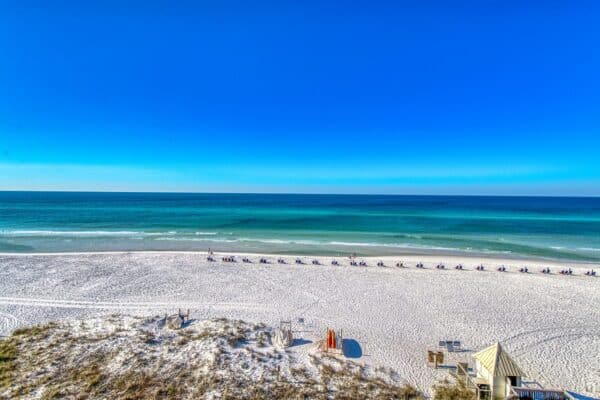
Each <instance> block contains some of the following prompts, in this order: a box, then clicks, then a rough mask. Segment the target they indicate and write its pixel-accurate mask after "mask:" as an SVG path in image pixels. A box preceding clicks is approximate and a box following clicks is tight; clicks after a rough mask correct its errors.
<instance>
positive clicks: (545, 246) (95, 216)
mask: <svg viewBox="0 0 600 400" xmlns="http://www.w3.org/2000/svg"><path fill="white" fill-rule="evenodd" d="M208 248H212V249H215V250H217V251H218V250H222V251H240V252H243V251H248V252H268V253H289V254H308V253H314V254H332V255H345V254H351V253H357V254H360V255H384V254H406V253H419V254H426V253H452V254H456V253H460V254H462V253H468V254H486V255H498V256H534V257H544V258H553V259H570V260H588V261H596V260H600V198H549V197H470V196H359V195H356V196H355V195H270V194H164V193H64V192H63V193H60V192H52V193H50V192H0V252H5V253H6V252H63V251H113V250H127V251H129V250H131V251H133V250H206V249H208Z"/></svg>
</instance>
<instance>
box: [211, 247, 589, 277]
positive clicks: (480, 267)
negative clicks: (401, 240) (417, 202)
mask: <svg viewBox="0 0 600 400" xmlns="http://www.w3.org/2000/svg"><path fill="white" fill-rule="evenodd" d="M207 260H208V261H210V262H215V261H216V259H215V257H214V256H213V254H212V252H211V253H209V255H208V257H207ZM221 260H222V261H223V262H231V263H235V262H236V259H235V257H234V256H224V257H222V258H221ZM242 262H243V263H252V261H251V260H250V259H249V258H248V257H244V258H242ZM259 263H260V264H269V260H268V259H267V258H265V257H261V258H260V259H259ZM277 263H278V264H287V261H286V260H285V259H284V258H282V257H279V258H278V259H277ZM295 263H296V264H298V265H304V264H305V262H304V260H302V259H301V258H296V259H295ZM311 264H312V265H322V264H321V262H320V261H319V260H317V259H313V260H311ZM331 265H335V266H339V265H340V263H339V261H337V260H335V259H334V260H332V261H331ZM395 265H396V267H397V268H407V267H406V265H405V264H404V263H403V262H398V263H396V264H395ZM350 266H353V267H368V266H369V265H368V264H367V262H365V261H357V260H355V259H354V258H351V259H350ZM377 266H378V267H385V266H386V265H385V263H384V262H383V261H378V262H377ZM415 267H416V268H418V269H425V265H424V264H423V263H422V262H419V263H417V264H416V265H415ZM435 268H436V269H439V270H443V269H446V266H445V265H444V264H442V263H439V264H437V265H436V266H435ZM454 269H456V270H460V271H462V270H464V266H463V265H462V264H457V265H456V266H455V267H454ZM475 270H476V271H485V267H484V266H483V264H480V265H478V266H477V267H475ZM496 271H498V272H507V271H508V269H507V268H506V267H505V266H504V265H502V266H500V267H498V268H497V269H496ZM518 272H520V273H524V274H527V273H529V268H528V267H520V268H519V269H518ZM540 272H541V273H542V274H546V275H549V274H552V271H551V270H550V268H549V267H545V268H543V269H542V270H541V271H540ZM559 274H560V275H574V273H573V270H572V269H571V268H567V269H562V270H560V271H559ZM584 275H586V276H596V271H594V270H593V269H590V270H588V271H586V272H585V273H584Z"/></svg>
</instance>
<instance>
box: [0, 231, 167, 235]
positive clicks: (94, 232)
mask: <svg viewBox="0 0 600 400" xmlns="http://www.w3.org/2000/svg"><path fill="white" fill-rule="evenodd" d="M176 234H177V232H176V231H169V232H143V231H58V230H4V231H0V236H109V237H111V236H165V235H176Z"/></svg>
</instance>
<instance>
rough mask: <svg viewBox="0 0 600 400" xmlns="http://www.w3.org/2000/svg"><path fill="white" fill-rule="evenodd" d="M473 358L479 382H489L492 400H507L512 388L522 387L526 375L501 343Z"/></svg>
mask: <svg viewBox="0 0 600 400" xmlns="http://www.w3.org/2000/svg"><path fill="white" fill-rule="evenodd" d="M473 357H474V358H475V370H476V372H477V377H478V378H479V379H478V380H479V381H480V382H487V385H488V386H489V389H490V391H491V397H492V399H505V398H506V397H507V396H508V395H509V394H510V389H511V387H518V386H520V385H521V379H522V377H523V376H525V374H524V373H523V370H521V368H520V367H519V366H518V365H517V363H515V362H514V360H513V359H512V358H510V356H509V355H508V354H507V353H506V352H505V351H504V349H503V348H502V346H501V345H500V343H496V344H494V345H492V346H490V347H488V348H486V349H483V350H481V351H479V352H477V353H475V354H474V355H473Z"/></svg>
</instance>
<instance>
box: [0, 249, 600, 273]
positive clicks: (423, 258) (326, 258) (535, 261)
mask: <svg viewBox="0 0 600 400" xmlns="http://www.w3.org/2000/svg"><path fill="white" fill-rule="evenodd" d="M213 251H214V255H215V257H217V258H218V257H222V256H226V255H232V256H235V257H244V256H247V257H266V258H271V259H273V260H271V261H276V258H279V257H282V258H288V259H291V258H302V259H305V258H310V259H316V260H319V261H322V262H324V263H329V262H330V261H331V260H334V259H335V260H338V261H343V260H348V259H349V258H350V255H349V254H347V255H323V254H291V253H266V252H240V251H218V250H216V249H215V250H213ZM127 254H139V255H161V254H162V255H169V254H173V255H178V254H181V255H185V254H188V255H196V256H197V255H200V256H207V255H208V252H207V251H195V250H131V251H73V252H32V253H15V252H12V253H11V252H0V257H52V256H86V255H90V256H102V255H127ZM356 259H357V260H368V261H371V262H372V263H376V262H377V261H380V260H381V261H384V262H388V263H389V264H390V265H388V266H392V265H391V264H392V262H393V264H394V265H395V263H397V262H409V263H410V262H412V263H417V262H436V263H444V262H447V263H462V264H477V265H479V264H484V265H485V264H486V263H487V264H490V265H494V266H496V265H506V266H511V265H521V264H523V263H527V264H529V265H533V266H547V265H549V266H555V267H557V266H573V267H581V268H591V267H598V268H600V262H593V261H572V260H556V259H543V258H535V257H527V256H522V255H514V256H498V257H496V256H493V255H476V254H473V255H464V254H447V253H441V254H436V253H428V254H425V253H423V254H421V253H407V254H401V255H389V254H382V255H379V256H373V255H367V256H361V255H356ZM219 261H220V260H219ZM238 261H240V260H238ZM370 266H375V265H374V264H372V265H370ZM408 267H411V266H410V265H409V266H408ZM413 267H414V266H413ZM446 267H449V269H452V268H453V267H454V266H452V265H447V266H446Z"/></svg>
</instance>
